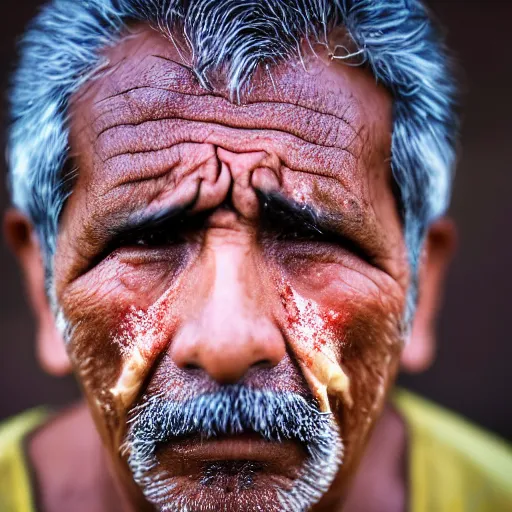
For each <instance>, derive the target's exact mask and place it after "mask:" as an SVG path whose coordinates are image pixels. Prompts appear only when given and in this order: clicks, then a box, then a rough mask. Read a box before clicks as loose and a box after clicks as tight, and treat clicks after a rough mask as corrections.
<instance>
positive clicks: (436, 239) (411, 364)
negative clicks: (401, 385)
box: [402, 218, 456, 373]
mask: <svg viewBox="0 0 512 512" xmlns="http://www.w3.org/2000/svg"><path fill="white" fill-rule="evenodd" d="M455 247H456V229H455V225H454V223H453V221H452V220H450V219H447V218H442V219H439V220H437V221H436V222H434V223H433V224H432V225H431V226H430V228H429V231H428V233H427V237H426V239H425V244H424V247H423V252H422V258H421V262H420V268H419V276H418V305H417V309H416V314H415V317H414V321H413V325H412V330H411V335H410V339H409V343H408V344H407V346H406V347H405V349H404V351H403V353H402V367H403V369H404V370H406V371H409V372H414V373H416V372H421V371H424V370H426V369H427V368H428V367H429V366H430V365H431V364H432V362H433V360H434V357H435V350H436V323H437V314H438V311H439V309H440V307H441V302H442V297H443V289H444V281H445V277H446V271H447V270H448V266H449V263H450V261H451V259H452V257H453V254H454V252H455Z"/></svg>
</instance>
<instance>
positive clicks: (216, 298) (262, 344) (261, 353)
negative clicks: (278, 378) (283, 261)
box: [170, 250, 286, 384]
mask: <svg viewBox="0 0 512 512" xmlns="http://www.w3.org/2000/svg"><path fill="white" fill-rule="evenodd" d="M249 259H250V258H249ZM242 260H243V261H242ZM247 260H248V258H247V257H244V258H237V257H236V255H234V254H233V251H224V252H223V251H220V250H219V251H217V253H216V254H215V262H214V265H212V267H213V268H214V270H213V272H214V276H212V277H213V284H212V285H211V286H209V287H208V288H209V289H208V292H206V293H207V295H208V296H207V299H206V300H205V301H204V302H203V303H202V304H201V306H200V307H199V308H198V309H199V311H198V310H197V309H196V308H194V309H196V311H195V314H193V315H192V318H191V319H190V320H188V321H187V322H185V323H184V324H183V325H182V327H181V329H180V330H179V331H178V333H177V334H176V336H175V338H174V340H173V341H172V343H171V347H170V355H171V357H172V359H173V361H174V363H175V364H176V365H177V366H178V367H180V368H182V369H185V370H187V369H196V370H197V369H201V370H203V371H204V372H205V373H206V374H208V376H209V377H210V378H211V379H213V380H215V381H217V382H218V383H222V384H228V383H229V384H231V383H236V382H238V381H240V380H241V379H242V378H243V377H244V375H245V374H247V372H248V371H249V370H250V369H251V368H257V367H261V366H266V367H273V366H276V365H277V364H278V363H279V362H280V361H281V360H282V359H283V357H284V356H285V353H286V347H285V341H284V339H283V336H282V334H281V331H280V329H279V327H278V326H277V325H276V324H275V322H274V321H273V320H272V317H271V314H270V311H269V301H268V300H266V298H265V290H264V287H265V286H264V284H263V281H264V280H262V279H261V275H260V274H259V273H258V272H257V270H256V268H254V266H253V265H251V264H250V262H248V261H247ZM205 288H206V286H205V287H203V288H202V289H201V290H200V291H199V292H197V291H196V295H201V294H202V293H205V291H206V290H205ZM196 304H197V302H196Z"/></svg>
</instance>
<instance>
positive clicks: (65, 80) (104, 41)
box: [8, 0, 458, 275]
mask: <svg viewBox="0 0 512 512" xmlns="http://www.w3.org/2000/svg"><path fill="white" fill-rule="evenodd" d="M133 21H143V22H148V23H150V24H152V25H153V26H155V27H156V28H158V29H159V30H161V31H163V32H164V33H168V34H170V33H171V31H172V30H173V29H176V27H180V28H181V29H182V30H183V33H184V34H185V35H186V39H187V41H188V43H189V44H190V45H191V48H192V50H193V63H192V65H193V69H194V71H195V73H196V75H197V77H198V79H199V81H200V83H201V84H202V85H203V86H205V87H208V85H209V77H211V76H212V75H211V74H212V73H213V72H215V71H216V70H218V69H219V68H221V67H222V70H223V72H224V73H225V76H226V80H227V84H228V88H229V91H230V93H231V95H232V97H233V98H234V99H236V98H239V96H240V92H241V91H243V89H244V87H246V86H247V84H248V83H249V82H250V80H251V77H252V75H253V73H254V71H255V70H256V69H257V67H258V66H259V65H261V64H263V65H268V66H272V65H274V64H276V63H278V62H280V61H282V60H283V59H286V58H289V57H291V56H293V55H294V54H295V55H296V54H297V53H298V52H300V42H301V40H303V39H304V38H306V39H309V40H316V41H320V42H322V43H326V41H327V34H328V33H329V31H330V30H331V29H332V28H334V27H336V26H342V27H344V28H345V29H346V30H347V32H348V34H349V36H350V37H351V39H352V40H353V42H354V43H355V45H356V47H357V52H358V54H360V57H361V62H364V63H365V64H366V65H367V66H368V67H369V68H370V69H371V71H372V72H373V74H374V76H375V78H376V80H377V81H379V82H380V83H382V84H383V85H384V86H386V87H387V89H388V90H389V91H390V92H391V94H392V97H393V123H394V125H393V136H392V147H391V150H392V153H391V154H392V159H391V168H392V172H393V176H394V180H395V184H396V188H397V191H398V196H399V208H400V213H401V215H402V218H403V222H404V236H405V241H406V244H407V247H408V250H409V255H410V262H411V267H412V270H413V275H414V274H415V272H416V269H417V264H418V259H419V254H420V251H421V246H422V243H423V239H424V236H425V233H426V230H427V228H428V226H429V224H430V223H431V222H432V221H433V220H435V219H436V218H438V217H439V216H441V215H443V214H444V213H445V211H446V209H447V207H448V204H449V200H450V190H451V184H452V171H453V167H454V162H455V156H456V155H455V146H456V140H457V132H458V118H457V115H456V113H455V107H454V96H455V86H454V83H453V78H452V74H451V72H450V61H449V58H448V56H447V52H446V50H445V48H444V45H443V42H442V38H441V35H440V32H439V30H438V28H437V27H436V25H435V24H434V22H433V21H432V18H431V16H430V15H429V13H428V11H427V10H426V8H425V7H424V6H423V4H422V3H421V1H420V0H223V1H221V0H82V1H77V0H53V1H52V2H50V3H49V4H48V5H47V6H46V7H44V8H43V9H42V11H41V13H40V14H39V15H38V16H37V17H36V18H35V19H34V20H33V22H32V23H31V25H30V26H29V28H28V30H27V32H26V34H25V36H24V38H23V40H22V42H21V61H20V64H19V68H18V70H17V72H16V73H15V76H14V80H13V84H12V91H11V115H12V124H11V127H10V132H9V142H8V159H9V169H10V172H9V181H10V190H11V192H12V199H13V202H14V204H15V205H16V206H17V207H18V208H19V209H20V210H22V211H23V212H25V213H26V214H27V215H28V216H29V217H30V219H31V220H32V222H33V223H34V226H35V229H36V232H37V234H38V237H39V241H40V244H41V246H42V249H43V252H44V255H45V257H46V259H47V265H49V266H50V268H51V259H52V255H53V254H54V252H55V247H56V239H57V234H58V222H59V216H60V213H61V211H62V208H63V205H64V203H65V201H66V198H67V197H68V195H69V194H70V192H71V180H70V172H69V171H70V169H69V168H67V166H66V163H67V162H68V153H69V142H68V134H69V114H68V103H69V99H70V96H71V95H72V94H73V93H74V92H76V91H77V90H78V89H79V88H80V87H81V86H82V85H83V84H84V83H85V82H87V81H88V80H90V79H91V78H92V77H93V75H94V73H95V71H96V70H97V69H98V68H99V67H101V66H102V65H103V64H106V63H105V62H102V57H101V54H100V51H101V50H102V49H104V48H105V47H108V46H111V45H113V44H115V43H116V42H117V41H118V40H119V37H120V36H121V35H122V33H123V30H125V29H126V27H127V25H128V24H129V23H130V22H133Z"/></svg>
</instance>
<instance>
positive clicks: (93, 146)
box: [71, 26, 399, 231]
mask: <svg viewBox="0 0 512 512" xmlns="http://www.w3.org/2000/svg"><path fill="white" fill-rule="evenodd" d="M105 55H106V57H107V59H108V66H106V67H105V68H104V69H103V70H102V71H101V72H100V74H99V75H98V77H97V78H96V79H95V80H94V81H92V82H90V83H89V84H88V85H87V86H86V87H84V88H83V89H82V90H81V91H79V93H78V94H76V95H75V97H74V98H73V100H72V104H71V120H72V125H71V148H72V156H74V157H75V158H76V160H77V162H78V167H79V169H80V172H79V174H78V181H77V185H76V188H78V189H87V190H88V191H89V192H91V191H93V192H94V193H93V194H88V197H89V198H90V197H95V198H102V199H103V200H98V201H96V203H95V204H94V205H93V206H91V208H89V211H94V208H95V207H96V208H99V209H100V210H101V211H102V213H107V212H108V211H110V210H116V209H119V208H122V207H124V208H126V209H130V208H131V209H135V208H138V209H140V208H143V207H144V206H147V188H146V189H145V192H144V190H143V188H144V187H138V188H133V187H132V185H133V186H135V185H136V184H137V183H141V182H143V181H147V180H151V179H154V178H159V177H161V176H162V175H163V174H164V173H166V172H169V170H170V169H171V168H173V166H174V167H176V166H178V167H179V165H180V164H183V162H187V161H188V162H189V163H190V162H192V164H190V165H193V161H194V159H196V160H197V159H198V158H200V151H198V146H200V145H201V144H203V145H210V146H212V147H223V148H225V149H228V150H230V151H233V152H251V151H265V152H267V153H269V154H271V155H273V156H274V157H275V158H276V159H277V160H278V161H279V162H280V164H279V165H280V168H281V169H282V174H281V178H282V179H281V182H282V190H281V192H282V193H284V194H285V195H287V196H290V197H291V198H292V199H294V200H295V201H298V202H306V203H309V204H310V205H311V206H313V207H314V208H315V209H317V210H323V211H326V212H327V213H331V214H333V215H336V214H340V213H343V214H347V215H346V217H347V219H350V218H352V219H353V221H354V223H355V224H359V228H361V229H362V228H363V225H364V229H366V230H368V231H370V230H377V229H378V228H379V226H378V224H379V223H382V222H384V221H385V220H390V221H392V222H393V224H394V225H395V226H396V225H397V224H399V222H398V221H397V213H396V204H395V199H394V197H393V194H392V188H391V186H390V181H391V177H390V170H389V153H390V144H391V142H390V141H391V130H392V122H391V107H392V105H391V99H390V97H389V95H388V93H387V92H386V91H385V90H384V88H382V87H380V86H378V84H377V83H376V82H375V80H374V78H373V77H372V76H371V74H370V73H369V72H368V71H367V70H365V69H363V68H359V67H354V66H347V65H345V64H344V63H342V62H339V61H337V60H336V59H332V58H331V57H330V55H329V51H328V50H327V49H325V48H323V47H320V46H319V47H315V48H314V49H311V48H310V46H308V45H304V48H303V50H302V52H301V56H299V57H291V58H289V59H287V60H286V61H285V62H283V63H281V64H278V65H273V66H262V67H261V68H260V69H258V70H257V72H256V73H255V75H254V77H253V79H252V80H251V82H250V84H248V86H247V87H245V88H243V90H242V94H241V96H240V98H239V99H240V101H236V99H235V100H233V98H232V95H231V94H230V92H229V90H228V88H227V86H226V84H225V83H224V81H223V74H222V69H220V70H217V72H216V74H215V75H213V76H212V90H208V89H206V88H205V87H202V86H201V84H200V83H199V82H198V80H197V77H196V75H195V73H194V71H193V69H192V67H191V66H190V63H191V62H192V61H193V52H190V51H188V50H187V49H186V47H184V46H183V45H179V44H178V43H177V42H176V41H175V40H174V39H170V38H168V37H164V36H163V35H162V34H160V33H158V32H157V31H155V30H152V29H150V28H149V27H147V26H138V27H136V29H134V30H133V31H132V32H131V34H130V35H129V36H126V37H125V38H123V39H122V40H121V41H120V42H119V43H118V44H117V45H116V46H115V47H112V48H109V49H107V50H106V51H105ZM183 165H185V164H183ZM183 172H185V173H186V171H183ZM177 173H179V172H178V171H176V172H175V175H176V174H177ZM182 174H183V173H182ZM173 179H174V182H176V177H174V178H173ZM171 181H173V180H171ZM123 190H124V191H125V192H126V193H125V194H123V193H122V191H123ZM74 196H75V197H72V200H71V202H74V201H75V202H76V201H78V200H79V197H80V194H76V193H75V194H74ZM122 205H124V206H122ZM379 209H380V210H382V211H378V210H379ZM349 214H350V215H349ZM379 219H380V220H379Z"/></svg>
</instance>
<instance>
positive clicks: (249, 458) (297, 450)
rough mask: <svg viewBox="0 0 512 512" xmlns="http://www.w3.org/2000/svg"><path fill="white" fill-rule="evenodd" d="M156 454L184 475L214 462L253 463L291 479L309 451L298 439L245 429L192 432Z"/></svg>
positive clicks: (227, 464) (230, 464)
mask: <svg viewBox="0 0 512 512" xmlns="http://www.w3.org/2000/svg"><path fill="white" fill-rule="evenodd" d="M156 457H157V459H158V461H159V462H160V463H161V464H162V465H163V466H164V467H165V466H167V467H173V468H177V467H180V471H179V473H181V475H182V476H184V475H191V474H194V473H203V472H204V471H205V468H208V467H211V465H212V464H217V466H218V467H225V468H229V467H237V466H239V465H241V464H242V465H243V464H244V463H251V467H257V468H258V473H267V474H275V475H283V476H285V477H287V478H290V479H292V478H294V477H296V475H297V471H298V468H300V467H301V466H302V465H303V463H304V461H305V459H306V457H307V453H306V450H305V448H304V447H303V446H302V445H301V444H300V443H298V442H295V441H290V440H285V441H282V442H274V441H267V440H265V439H264V438H263V437H261V436H260V435H259V434H257V433H255V432H244V433H241V434H237V435H225V436H218V437H215V438H208V439H205V438H203V437H201V436H192V437H188V438H185V439H180V440H176V441H174V442H172V443H166V444H163V445H161V446H159V447H158V448H157V450H156ZM174 473H175V474H176V470H175V471H174Z"/></svg>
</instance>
